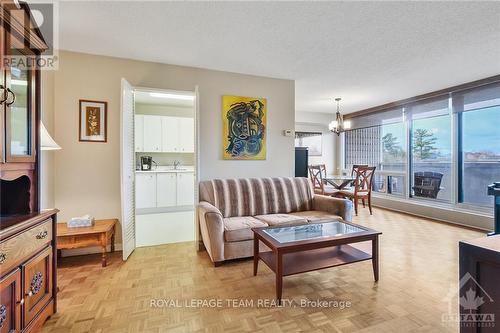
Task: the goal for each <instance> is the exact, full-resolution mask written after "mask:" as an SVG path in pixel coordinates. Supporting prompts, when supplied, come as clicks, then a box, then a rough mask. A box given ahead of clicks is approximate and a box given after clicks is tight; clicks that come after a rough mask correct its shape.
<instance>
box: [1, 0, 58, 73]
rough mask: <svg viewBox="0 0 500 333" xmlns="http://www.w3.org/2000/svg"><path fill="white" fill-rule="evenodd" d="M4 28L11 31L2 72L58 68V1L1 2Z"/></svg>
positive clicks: (6, 42) (4, 50)
mask: <svg viewBox="0 0 500 333" xmlns="http://www.w3.org/2000/svg"><path fill="white" fill-rule="evenodd" d="M0 6H1V11H2V15H1V16H0V23H1V25H2V26H3V27H4V28H5V29H6V30H7V31H10V33H9V35H8V38H6V40H5V44H6V45H5V48H3V52H2V53H3V54H2V59H1V64H0V65H1V67H2V69H9V68H10V69H15V70H17V71H19V70H29V69H40V70H56V69H57V68H58V58H59V57H58V54H57V50H58V47H59V33H58V27H59V24H58V9H59V8H58V2H57V1H54V2H42V1H36V0H35V1H30V3H29V7H28V5H27V4H26V3H25V2H22V1H16V0H14V1H2V0H0Z"/></svg>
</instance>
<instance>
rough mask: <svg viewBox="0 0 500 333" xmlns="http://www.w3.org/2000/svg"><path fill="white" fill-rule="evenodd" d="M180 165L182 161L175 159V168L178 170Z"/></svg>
mask: <svg viewBox="0 0 500 333" xmlns="http://www.w3.org/2000/svg"><path fill="white" fill-rule="evenodd" d="M179 165H181V162H180V161H178V160H175V161H174V169H176V170H177V167H178V166H179Z"/></svg>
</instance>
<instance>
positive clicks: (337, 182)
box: [323, 175, 356, 190]
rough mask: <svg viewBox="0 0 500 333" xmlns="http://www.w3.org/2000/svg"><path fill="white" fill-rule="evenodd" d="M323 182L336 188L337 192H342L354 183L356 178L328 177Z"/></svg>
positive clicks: (345, 176)
mask: <svg viewBox="0 0 500 333" xmlns="http://www.w3.org/2000/svg"><path fill="white" fill-rule="evenodd" d="M323 180H324V181H325V182H326V183H328V184H330V185H332V186H333V187H335V188H336V189H337V190H342V189H343V188H345V187H346V186H348V185H349V184H351V183H353V182H354V181H355V180H356V177H355V176H347V175H327V176H326V177H323Z"/></svg>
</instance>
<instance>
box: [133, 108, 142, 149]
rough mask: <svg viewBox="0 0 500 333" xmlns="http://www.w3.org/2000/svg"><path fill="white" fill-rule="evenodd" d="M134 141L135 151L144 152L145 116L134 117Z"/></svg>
mask: <svg viewBox="0 0 500 333" xmlns="http://www.w3.org/2000/svg"><path fill="white" fill-rule="evenodd" d="M134 122H135V124H134V133H135V134H134V141H135V151H137V152H142V151H144V116H143V115H140V114H136V115H135V117H134Z"/></svg>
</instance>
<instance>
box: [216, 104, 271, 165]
mask: <svg viewBox="0 0 500 333" xmlns="http://www.w3.org/2000/svg"><path fill="white" fill-rule="evenodd" d="M266 117H267V101H266V99H265V98H256V97H242V96H222V122H223V127H224V128H223V140H222V142H223V146H224V147H223V149H224V152H223V156H224V159H225V160H265V159H266V121H267V118H266Z"/></svg>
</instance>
